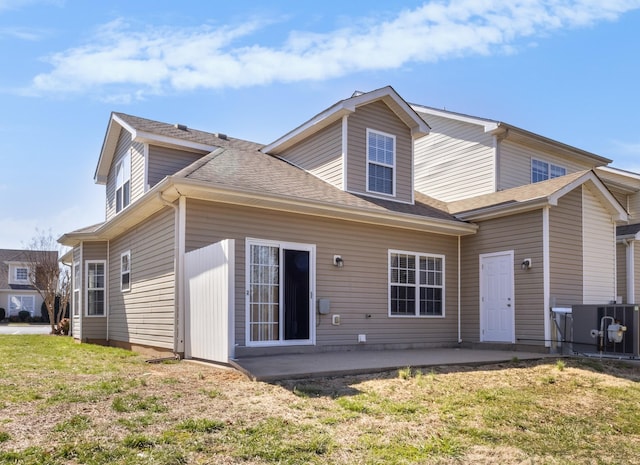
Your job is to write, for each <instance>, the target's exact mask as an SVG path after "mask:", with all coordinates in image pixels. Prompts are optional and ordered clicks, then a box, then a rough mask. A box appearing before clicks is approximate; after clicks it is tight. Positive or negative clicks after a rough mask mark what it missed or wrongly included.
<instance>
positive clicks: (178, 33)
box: [0, 0, 640, 248]
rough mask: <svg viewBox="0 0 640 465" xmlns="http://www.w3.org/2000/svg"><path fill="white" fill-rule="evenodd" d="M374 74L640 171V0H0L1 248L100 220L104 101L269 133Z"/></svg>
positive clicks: (142, 112) (144, 113) (360, 86)
mask: <svg viewBox="0 0 640 465" xmlns="http://www.w3.org/2000/svg"><path fill="white" fill-rule="evenodd" d="M386 85H391V86H392V87H393V88H394V89H395V90H396V91H397V92H398V93H399V94H400V95H401V96H402V97H403V98H404V99H405V100H406V101H408V102H410V103H417V104H421V105H426V106H431V107H436V108H443V109H447V110H451V111H456V112H460V113H465V114H468V115H473V116H479V117H485V118H490V119H495V120H498V121H502V122H505V123H508V124H511V125H514V126H518V127H520V128H522V129H526V130H528V131H531V132H534V133H537V134H540V135H543V136H545V137H549V138H551V139H555V140H558V141H560V142H563V143H565V144H569V145H572V146H576V147H578V148H581V149H583V150H587V151H589V152H593V153H596V154H598V155H601V156H604V157H607V158H610V159H612V160H613V163H612V166H614V167H617V168H621V169H626V170H631V171H636V172H640V116H639V109H640V0H568V1H559V0H544V1H529V0H510V1H508V2H506V1H497V0H495V1H494V0H460V1H453V0H452V1H419V0H397V1H389V0H387V1H376V0H369V1H359V0H350V1H344V0H342V1H339V2H338V1H334V0H324V1H322V2H310V1H309V2H307V1H284V0H281V1H254V2H251V1H244V0H235V1H232V2H229V1H224V2H223V1H205V0H202V1H197V0H181V1H175V0H172V1H165V0H136V1H131V0H126V1H125V0H110V1H104V2H95V1H90V0H84V1H81V0H0V248H22V247H23V246H26V245H27V244H29V242H30V241H31V239H32V238H33V237H34V236H35V235H37V234H38V231H40V232H43V231H44V232H51V233H52V234H53V235H54V236H56V237H58V236H59V235H61V234H63V233H65V232H69V231H72V230H75V229H78V228H81V227H84V226H89V225H92V224H95V223H99V222H102V221H104V217H105V201H104V198H105V188H104V186H102V185H97V184H95V182H94V179H93V176H94V172H95V168H96V164H97V161H98V156H99V154H100V149H101V146H102V142H103V139H104V135H105V132H106V129H107V124H108V121H109V116H110V113H111V112H112V111H118V112H123V113H127V114H132V115H136V116H141V117H144V118H149V119H153V120H157V121H163V122H166V123H171V124H174V123H180V124H186V125H187V126H189V127H191V128H195V129H200V130H203V131H210V132H221V133H225V134H228V135H230V136H232V137H237V138H241V139H247V140H251V141H255V142H260V143H264V144H268V143H270V142H273V141H274V140H276V139H277V138H279V137H280V136H282V135H284V134H285V133H287V132H288V131H290V130H291V129H294V128H295V127H297V126H299V125H300V124H302V123H304V122H305V121H306V120H308V119H309V118H311V117H312V116H314V115H316V114H317V113H319V112H321V111H323V110H324V109H326V108H328V107H330V106H331V105H333V104H334V103H336V102H338V101H339V100H342V99H344V98H348V97H350V96H351V95H352V94H353V92H354V91H356V90H359V91H370V90H374V89H377V88H380V87H384V86H386Z"/></svg>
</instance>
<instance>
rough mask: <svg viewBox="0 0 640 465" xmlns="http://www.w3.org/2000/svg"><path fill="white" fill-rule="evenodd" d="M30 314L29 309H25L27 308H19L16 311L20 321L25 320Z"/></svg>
mask: <svg viewBox="0 0 640 465" xmlns="http://www.w3.org/2000/svg"><path fill="white" fill-rule="evenodd" d="M30 316H31V313H30V312H29V311H27V310H20V311H19V312H18V318H19V319H20V321H22V322H25V321H27V318H29V317H30Z"/></svg>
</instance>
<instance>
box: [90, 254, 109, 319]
mask: <svg viewBox="0 0 640 465" xmlns="http://www.w3.org/2000/svg"><path fill="white" fill-rule="evenodd" d="M94 263H102V265H104V287H101V288H100V287H96V288H91V289H89V265H91V264H94ZM84 273H85V282H86V285H85V288H84V301H85V309H84V316H85V317H86V318H105V317H106V316H107V282H108V276H107V261H106V260H87V261H86V262H84ZM99 290H102V291H104V309H103V310H104V311H103V313H102V315H90V314H89V306H88V305H89V291H99Z"/></svg>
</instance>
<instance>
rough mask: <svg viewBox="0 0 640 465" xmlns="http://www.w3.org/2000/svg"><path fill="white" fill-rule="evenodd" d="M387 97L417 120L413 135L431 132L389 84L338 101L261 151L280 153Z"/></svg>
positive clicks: (412, 129)
mask: <svg viewBox="0 0 640 465" xmlns="http://www.w3.org/2000/svg"><path fill="white" fill-rule="evenodd" d="M385 97H388V98H391V99H393V101H394V102H395V103H396V104H397V105H398V106H399V107H400V109H401V110H402V111H404V112H405V113H406V114H407V115H408V116H409V117H410V118H411V120H412V121H414V122H415V125H414V126H411V135H412V137H414V138H419V137H422V136H424V135H426V134H428V133H429V131H430V128H429V125H428V124H427V123H426V122H425V121H424V120H423V119H422V118H420V116H419V115H418V114H417V113H416V111H415V109H414V108H413V107H412V106H411V105H409V104H408V103H407V102H405V101H404V100H403V99H402V98H401V97H400V96H399V95H398V93H397V92H396V91H395V90H394V89H393V88H392V87H390V86H387V87H382V88H381V89H377V90H374V91H371V92H367V93H364V94H361V95H358V96H355V97H351V98H349V99H346V100H342V101H341V102H338V103H336V104H335V105H333V106H331V107H329V108H328V109H326V110H325V111H323V112H322V113H319V114H318V115H316V116H314V117H313V118H311V119H310V120H309V121H307V122H306V123H304V124H302V125H301V126H298V127H297V128H296V129H294V130H293V131H290V132H288V133H287V134H285V135H284V136H282V137H280V138H279V139H277V140H276V141H274V142H272V143H271V144H269V145H267V146H266V147H263V148H262V149H261V150H260V151H261V152H263V153H270V154H273V155H278V154H279V153H281V152H282V151H283V150H285V149H287V148H288V147H290V146H291V145H293V144H295V143H296V142H298V141H300V140H302V139H303V138H305V137H307V136H308V135H310V134H312V133H314V132H316V131H318V130H320V129H323V128H325V127H326V126H328V125H329V124H331V123H333V122H335V121H337V120H339V119H341V118H342V117H343V116H344V115H349V114H351V113H353V112H355V111H356V108H357V107H359V106H362V105H366V104H368V103H371V102H375V101H377V100H381V99H384V98H385Z"/></svg>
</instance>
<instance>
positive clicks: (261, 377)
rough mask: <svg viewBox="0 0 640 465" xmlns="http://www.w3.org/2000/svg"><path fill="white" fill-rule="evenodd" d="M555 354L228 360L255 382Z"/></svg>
mask: <svg viewBox="0 0 640 465" xmlns="http://www.w3.org/2000/svg"><path fill="white" fill-rule="evenodd" d="M545 357H558V355H549V354H544V353H535V352H521V351H513V350H487V349H458V348H455V349H441V348H431V349H410V350H358V351H348V352H320V353H313V354H291V355H269V356H260V357H242V358H238V359H235V360H233V361H232V362H231V365H233V366H234V367H235V368H237V369H238V370H240V371H242V372H243V373H244V374H246V375H247V376H248V377H249V378H251V379H253V380H256V381H279V380H285V379H302V378H320V377H325V376H345V375H354V374H364V373H379V372H383V371H390V370H396V369H399V368H405V367H412V368H427V367H434V366H440V365H483V364H492V363H502V362H510V361H512V360H514V359H518V360H537V359H542V358H545Z"/></svg>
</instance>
